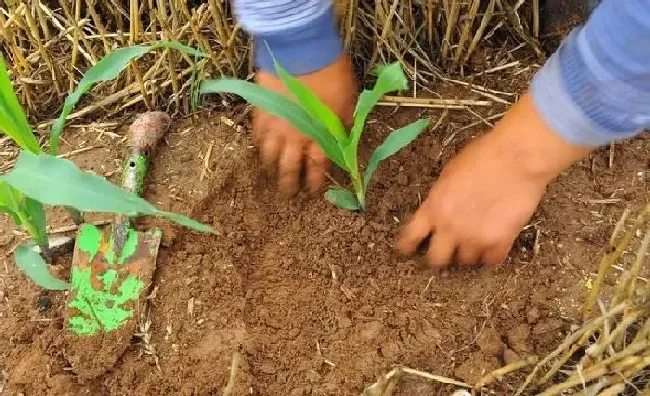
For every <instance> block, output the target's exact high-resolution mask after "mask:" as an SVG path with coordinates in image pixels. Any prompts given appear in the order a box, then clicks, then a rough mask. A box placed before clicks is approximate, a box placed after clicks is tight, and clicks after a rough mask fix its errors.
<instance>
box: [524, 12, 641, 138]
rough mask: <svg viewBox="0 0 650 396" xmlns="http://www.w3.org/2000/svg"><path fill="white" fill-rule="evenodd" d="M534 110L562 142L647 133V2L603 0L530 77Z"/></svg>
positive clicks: (625, 136)
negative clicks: (539, 113) (531, 79)
mask: <svg viewBox="0 0 650 396" xmlns="http://www.w3.org/2000/svg"><path fill="white" fill-rule="evenodd" d="M531 91H532V95H533V97H534V100H535V104H536V107H537V108H538V109H539V111H540V112H541V113H542V115H543V116H544V118H545V119H546V120H547V122H548V123H549V124H550V125H551V127H553V129H555V130H556V131H557V132H558V133H559V134H560V135H562V136H563V137H564V138H565V139H566V140H567V141H569V142H571V143H573V144H577V145H582V146H600V145H604V144H608V143H610V142H613V141H615V140H620V139H625V138H630V137H633V136H635V135H638V134H640V133H641V132H642V131H644V130H646V129H649V128H650V0H625V1H621V0H603V1H602V2H601V4H600V5H599V6H598V7H597V8H596V9H595V10H594V11H593V13H592V15H591V16H590V18H589V20H588V21H587V23H586V24H585V25H584V26H582V27H581V28H578V29H576V30H574V31H573V32H572V33H571V34H570V35H569V36H568V37H567V38H566V39H565V40H564V41H563V43H562V45H561V46H560V48H559V49H558V50H557V51H556V52H555V54H553V56H551V57H550V59H549V60H548V62H547V63H546V64H545V65H544V67H542V69H540V71H539V72H538V73H537V74H536V75H535V77H534V78H533V82H532V86H531Z"/></svg>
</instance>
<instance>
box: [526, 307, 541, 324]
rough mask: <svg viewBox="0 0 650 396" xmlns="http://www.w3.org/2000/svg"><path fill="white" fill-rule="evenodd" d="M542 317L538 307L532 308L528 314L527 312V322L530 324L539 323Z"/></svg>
mask: <svg viewBox="0 0 650 396" xmlns="http://www.w3.org/2000/svg"><path fill="white" fill-rule="evenodd" d="M540 316H541V315H540V313H539V309H537V307H532V308H531V309H529V310H528V312H526V320H527V321H528V323H530V324H534V323H537V321H538V320H539V318H540Z"/></svg>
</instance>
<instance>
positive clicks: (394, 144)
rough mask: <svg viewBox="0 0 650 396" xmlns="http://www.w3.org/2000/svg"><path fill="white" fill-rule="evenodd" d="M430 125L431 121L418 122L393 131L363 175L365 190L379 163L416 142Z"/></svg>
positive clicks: (370, 161)
mask: <svg viewBox="0 0 650 396" xmlns="http://www.w3.org/2000/svg"><path fill="white" fill-rule="evenodd" d="M428 125H429V120H418V121H415V122H414V123H412V124H409V125H407V126H405V127H403V128H400V129H397V130H395V131H393V132H392V133H391V134H390V135H388V137H387V138H386V140H384V143H382V144H381V146H379V147H377V148H376V149H375V152H374V153H372V156H371V157H370V160H369V161H368V165H367V166H366V171H365V173H364V175H363V185H364V189H365V188H367V187H368V183H369V182H370V179H372V175H373V174H374V173H375V171H376V170H377V167H378V166H379V163H380V162H381V161H383V160H385V159H386V158H388V157H390V156H391V155H393V154H395V153H397V152H398V151H399V150H401V149H402V148H404V147H406V145H408V144H409V143H411V142H412V141H413V140H415V138H416V137H418V135H419V134H420V133H421V132H422V131H423V130H424V129H425V128H426V127H427V126H428Z"/></svg>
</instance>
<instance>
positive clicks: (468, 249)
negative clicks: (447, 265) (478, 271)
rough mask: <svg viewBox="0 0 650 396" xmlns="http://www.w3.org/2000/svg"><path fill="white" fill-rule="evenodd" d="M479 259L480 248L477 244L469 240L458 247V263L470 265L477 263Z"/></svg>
mask: <svg viewBox="0 0 650 396" xmlns="http://www.w3.org/2000/svg"><path fill="white" fill-rule="evenodd" d="M480 259H481V250H480V248H479V247H478V246H476V245H475V244H473V243H471V242H469V241H468V242H467V243H464V244H462V245H460V246H459V247H458V253H457V255H456V260H457V261H458V264H460V265H464V266H471V265H475V264H478V262H479V260H480Z"/></svg>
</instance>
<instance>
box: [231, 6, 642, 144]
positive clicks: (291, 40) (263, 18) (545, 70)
mask: <svg viewBox="0 0 650 396" xmlns="http://www.w3.org/2000/svg"><path fill="white" fill-rule="evenodd" d="M235 12H236V14H237V17H238V18H239V20H240V22H241V24H242V26H243V27H244V29H245V30H246V31H248V32H249V33H251V34H252V35H253V36H254V40H255V44H256V45H255V48H256V51H255V62H256V66H257V67H258V68H260V69H262V70H266V71H269V72H273V63H272V59H271V55H270V53H269V51H268V49H269V48H270V49H271V51H272V52H273V55H274V56H275V57H276V59H278V61H279V62H280V63H281V64H282V65H283V66H284V67H285V68H287V70H289V72H291V73H293V74H304V73H309V72H313V71H316V70H319V69H321V68H323V67H325V66H327V65H329V64H331V63H332V62H334V61H335V60H336V59H338V58H339V57H340V56H341V55H342V53H343V46H342V43H341V39H340V36H339V33H338V29H337V24H336V18H335V15H334V12H333V5H332V1H331V0H235ZM531 92H532V95H533V97H534V101H535V104H536V107H537V108H538V109H539V111H540V112H541V113H542V115H543V117H544V118H545V119H546V121H547V122H548V123H549V124H550V125H551V126H552V127H553V129H555V130H556V131H557V132H558V133H559V134H560V135H562V136H563V137H564V138H565V139H566V140H567V141H569V142H571V143H574V144H578V145H586V146H598V145H603V144H607V143H610V142H612V141H615V140H619V139H624V138H629V137H632V136H634V135H637V134H639V133H641V132H642V131H643V130H645V129H649V128H650V0H625V1H621V0H603V1H602V2H601V4H600V5H599V6H598V7H597V8H596V9H595V10H594V12H593V13H592V15H591V16H590V18H589V20H588V21H587V23H586V24H585V25H584V26H582V27H580V28H578V29H576V30H575V31H574V32H572V34H570V35H569V37H567V38H566V39H565V40H564V42H563V44H562V46H561V47H560V48H559V49H558V51H556V53H555V54H553V56H552V57H551V58H550V59H549V61H548V62H547V63H546V64H545V65H544V66H543V67H542V68H541V69H540V71H539V72H538V73H537V74H536V75H535V77H534V79H533V82H532V84H531ZM525 134H526V128H525V125H522V138H525Z"/></svg>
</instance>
